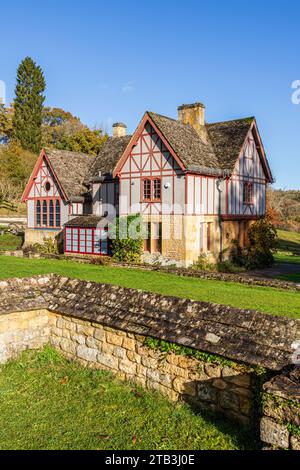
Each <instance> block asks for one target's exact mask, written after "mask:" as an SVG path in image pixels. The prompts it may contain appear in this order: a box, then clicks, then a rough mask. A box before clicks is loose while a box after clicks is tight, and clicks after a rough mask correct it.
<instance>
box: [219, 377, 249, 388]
mask: <svg viewBox="0 0 300 470" xmlns="http://www.w3.org/2000/svg"><path fill="white" fill-rule="evenodd" d="M222 375H223V374H222ZM223 379H224V380H226V382H229V383H232V384H234V385H238V386H239V387H245V388H248V387H250V384H251V377H250V375H249V374H240V375H231V376H230V375H223Z"/></svg>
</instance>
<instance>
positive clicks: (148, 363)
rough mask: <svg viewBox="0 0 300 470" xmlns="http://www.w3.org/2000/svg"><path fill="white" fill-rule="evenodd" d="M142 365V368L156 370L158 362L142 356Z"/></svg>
mask: <svg viewBox="0 0 300 470" xmlns="http://www.w3.org/2000/svg"><path fill="white" fill-rule="evenodd" d="M142 364H143V366H145V367H147V368H149V369H157V368H158V361H157V360H156V359H153V358H152V357H147V356H143V355H142Z"/></svg>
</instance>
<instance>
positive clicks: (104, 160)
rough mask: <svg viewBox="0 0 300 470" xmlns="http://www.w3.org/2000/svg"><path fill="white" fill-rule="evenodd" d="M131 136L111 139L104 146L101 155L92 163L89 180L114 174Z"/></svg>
mask: <svg viewBox="0 0 300 470" xmlns="http://www.w3.org/2000/svg"><path fill="white" fill-rule="evenodd" d="M130 139H131V136H130V135H128V136H125V137H109V138H108V139H107V140H106V141H105V142H104V144H103V145H102V147H101V149H100V152H99V155H98V156H97V157H96V158H95V160H94V162H93V163H92V165H91V167H90V169H89V172H88V175H87V180H89V179H93V178H95V177H98V176H99V175H100V173H101V174H102V175H105V174H110V173H112V172H113V169H114V167H115V166H116V164H117V163H118V161H119V160H120V158H121V157H122V155H123V153H124V151H125V149H126V147H127V145H128V143H129V142H130Z"/></svg>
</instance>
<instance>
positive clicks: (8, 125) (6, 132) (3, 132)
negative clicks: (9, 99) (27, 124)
mask: <svg viewBox="0 0 300 470" xmlns="http://www.w3.org/2000/svg"><path fill="white" fill-rule="evenodd" d="M11 121H12V109H11V108H6V107H5V106H4V104H3V103H1V102H0V141H1V140H4V141H5V140H8V138H9V137H10V135H11V130H12V122H11Z"/></svg>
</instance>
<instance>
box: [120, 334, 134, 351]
mask: <svg viewBox="0 0 300 470" xmlns="http://www.w3.org/2000/svg"><path fill="white" fill-rule="evenodd" d="M122 346H123V348H125V349H129V350H130V351H135V341H134V339H130V338H127V337H125V338H124V339H123V344H122Z"/></svg>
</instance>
